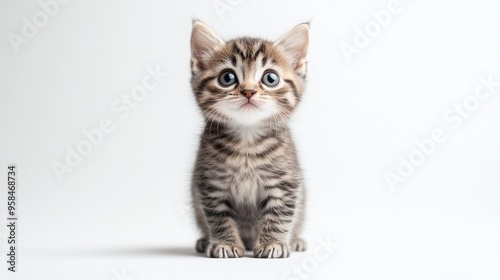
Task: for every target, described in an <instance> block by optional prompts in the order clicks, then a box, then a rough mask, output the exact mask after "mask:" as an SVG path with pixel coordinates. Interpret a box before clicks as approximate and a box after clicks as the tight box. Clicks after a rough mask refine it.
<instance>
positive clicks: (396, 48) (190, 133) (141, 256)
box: [0, 0, 500, 280]
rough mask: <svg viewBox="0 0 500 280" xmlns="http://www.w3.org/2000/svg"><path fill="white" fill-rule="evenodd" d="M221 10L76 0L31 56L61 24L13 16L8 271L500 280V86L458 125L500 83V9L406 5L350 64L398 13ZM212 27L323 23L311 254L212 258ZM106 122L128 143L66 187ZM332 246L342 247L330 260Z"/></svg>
mask: <svg viewBox="0 0 500 280" xmlns="http://www.w3.org/2000/svg"><path fill="white" fill-rule="evenodd" d="M42 1H43V0H42ZM45 1H46V0H45ZM221 2H223V3H226V2H229V3H233V4H235V5H234V7H232V9H231V10H230V11H226V12H225V13H223V14H220V13H218V12H217V11H216V9H215V8H214V3H217V2H216V1H215V2H214V1H212V0H209V1H159V0H157V1H119V0H114V1H98V0H92V1H90V0H87V1H82V0H73V1H71V2H70V3H68V4H66V5H61V6H60V10H59V12H58V13H57V14H56V15H55V16H54V17H50V19H49V22H48V23H47V25H46V26H44V27H41V28H39V30H38V32H36V36H35V37H34V38H30V39H28V42H27V43H25V44H21V45H20V46H19V52H18V53H16V52H15V51H14V49H13V47H12V46H11V44H10V43H9V39H8V36H9V35H8V34H9V33H10V32H14V33H16V34H18V35H21V34H22V33H21V29H22V27H23V24H24V23H23V20H22V19H23V17H26V18H28V19H29V20H30V21H32V17H33V15H34V14H35V13H37V12H39V11H43V10H42V9H41V7H40V6H39V4H38V1H15V0H2V1H1V2H0V35H1V36H2V38H3V39H2V40H0V135H1V137H0V171H1V172H0V174H1V175H0V180H1V182H2V183H1V185H2V186H4V187H2V191H1V192H0V206H1V211H0V218H1V221H2V222H1V225H2V226H1V227H0V238H1V240H0V242H1V243H0V253H1V255H2V256H5V254H6V251H5V250H6V241H5V237H6V234H7V231H6V227H5V226H4V225H3V224H4V221H5V218H6V216H7V214H6V210H5V209H6V192H7V190H6V187H5V185H6V183H5V182H6V180H7V178H6V172H7V168H6V166H7V164H10V163H16V164H17V166H18V169H19V170H18V171H19V173H18V184H19V192H18V199H19V203H20V204H19V210H18V215H19V218H20V220H19V232H18V238H19V240H18V241H19V251H18V255H19V263H18V271H19V272H18V273H17V274H15V275H14V274H13V273H10V272H7V265H6V263H5V262H4V259H6V257H0V260H2V261H1V265H0V275H2V276H1V278H2V279H77V280H80V279H103V280H110V279H116V280H125V279H137V280H146V279H282V278H285V279H299V278H297V277H298V276H296V275H295V276H294V275H293V274H287V273H290V272H291V270H292V269H293V268H294V267H300V269H301V270H302V271H303V272H304V271H305V270H307V272H304V273H305V275H304V276H307V277H308V278H309V279H437V280H446V279H449V280H452V279H457V280H458V279H459V280H462V279H482V280H483V279H500V266H499V265H498V264H499V263H500V240H499V238H500V172H499V166H500V145H499V143H500V125H499V124H500V123H499V120H500V118H499V117H500V110H499V108H500V87H496V88H495V89H496V93H494V94H492V95H491V96H490V97H489V98H487V99H486V100H483V101H480V103H479V105H478V108H477V110H475V111H474V112H471V113H470V116H469V117H468V118H467V119H465V120H464V121H463V124H462V125H461V126H459V127H458V128H457V129H453V126H452V124H451V123H449V122H446V121H445V120H444V119H443V114H444V113H445V112H446V111H447V110H448V109H449V108H452V106H453V104H456V103H457V104H458V103H462V102H463V100H464V99H465V98H467V97H468V96H471V95H473V94H474V90H475V88H476V87H477V86H478V85H479V84H480V83H479V77H488V76H489V75H490V74H493V79H494V80H496V81H500V69H499V67H498V66H499V65H500V52H499V50H500V16H499V12H500V2H498V1H494V0H491V1H486V0H484V1H472V0H470V1H451V0H450V1H425V0H421V1H409V0H401V2H400V6H401V8H402V10H401V12H400V13H399V14H397V15H393V17H392V20H391V22H390V23H389V24H388V26H387V27H384V28H382V30H381V31H380V32H379V33H378V34H375V35H374V37H373V38H371V41H370V43H369V44H368V45H367V46H366V47H364V48H361V49H360V52H359V53H357V54H354V55H352V56H351V59H352V61H351V62H350V63H349V62H348V61H347V60H346V57H345V56H344V54H343V53H342V51H341V48H340V45H341V43H342V42H345V43H347V44H351V45H353V44H354V37H355V35H356V34H357V31H356V30H357V28H359V29H364V28H365V26H366V25H367V24H369V22H370V21H372V20H373V16H372V15H371V12H378V11H380V10H382V9H386V7H387V4H388V2H389V1H387V0H383V1H382V0H380V1H379V0H377V1H368V0H366V1H359V0H356V1H352V0H351V1H333V2H332V1H263V0H257V1H255V0H254V1H249V0H242V1H236V0H233V1H226V0H222V1H221ZM194 17H197V18H199V19H201V20H203V21H205V22H206V23H207V24H208V25H209V26H211V27H213V29H214V30H215V31H216V32H217V33H219V34H220V35H221V36H222V37H223V38H226V39H228V38H231V37H233V36H242V35H252V36H262V37H265V38H268V39H271V40H273V39H276V38H278V37H279V36H280V35H281V34H283V33H284V32H286V31H287V30H288V29H290V28H292V27H293V26H294V25H296V24H298V23H300V22H303V21H309V20H311V21H312V23H311V43H310V50H309V83H308V89H307V91H306V93H305V96H304V99H303V103H302V104H301V106H300V109H299V110H298V111H297V113H296V115H295V117H294V119H293V121H292V123H291V126H292V129H293V131H294V136H295V139H296V141H297V145H298V149H299V153H300V157H301V160H302V164H303V167H304V170H305V177H306V182H307V188H308V207H307V212H308V220H307V226H306V231H305V233H304V236H305V237H306V239H307V240H308V241H309V250H308V251H307V252H305V253H295V254H292V256H291V257H290V258H289V259H283V260H257V259H253V258H251V257H250V256H251V255H249V257H246V258H243V259H236V260H214V259H207V258H205V257H204V256H202V255H198V254H196V253H195V252H194V242H195V240H196V238H197V237H198V234H197V233H196V230H195V228H194V226H193V224H192V222H191V216H190V213H189V212H190V207H189V178H190V172H191V168H192V165H193V162H194V156H195V151H196V149H197V143H198V135H199V133H200V130H201V128H202V126H203V120H202V118H201V115H200V113H199V111H198V109H197V107H196V105H195V102H194V98H193V96H192V94H191V92H190V86H189V78H190V73H189V36H190V31H191V19H192V18H194ZM157 65H158V66H159V67H160V68H161V69H162V70H163V71H168V72H169V77H168V78H166V79H164V80H163V82H162V83H161V84H160V85H159V86H158V88H157V89H155V90H153V91H151V92H150V93H149V94H148V96H147V98H146V99H145V100H144V101H142V102H140V103H139V104H138V106H137V108H136V109H134V110H133V111H132V112H131V113H130V115H129V116H128V117H127V118H125V119H123V120H122V119H120V118H119V115H118V114H116V113H114V112H113V111H112V110H111V108H110V106H111V104H112V102H113V101H114V100H115V99H117V98H119V97H120V95H129V94H130V91H131V90H132V88H134V87H135V86H137V85H140V84H141V81H142V79H143V77H145V76H146V75H147V72H146V68H147V67H153V68H154V67H155V66H157ZM105 118H110V119H111V120H112V121H113V124H114V125H115V126H116V128H115V130H114V131H113V132H112V133H109V134H106V135H105V137H104V140H103V141H102V143H101V144H100V145H98V146H97V147H94V149H93V151H92V152H91V153H90V154H89V155H88V156H86V157H85V158H84V159H83V160H82V162H81V164H80V165H79V166H77V167H76V168H74V169H73V171H72V172H71V173H67V174H64V175H63V180H62V182H60V181H59V180H58V178H57V176H56V174H55V172H54V171H53V168H52V164H53V163H54V162H56V161H57V162H60V163H64V162H65V157H66V154H67V151H66V147H72V148H75V147H76V146H77V144H78V143H80V142H81V141H82V140H84V139H85V138H84V136H83V135H82V130H83V129H87V130H90V129H95V128H97V127H98V125H99V122H100V121H101V120H102V119H105ZM437 128H441V129H443V130H444V131H445V133H446V137H447V138H446V141H445V142H444V143H441V144H438V145H437V147H436V148H435V151H434V152H433V153H432V154H431V155H429V156H427V157H426V158H425V162H424V163H423V164H422V165H421V166H419V167H417V168H416V169H415V171H414V173H413V174H412V175H410V176H408V177H407V178H405V181H404V182H403V183H400V184H398V185H397V186H396V188H395V189H394V190H391V188H390V187H389V185H388V184H387V182H386V180H385V178H384V174H385V173H386V172H397V168H398V164H399V162H400V160H399V157H400V156H401V157H403V158H408V156H409V154H410V153H411V152H412V151H414V150H415V149H417V146H416V144H415V140H417V139H423V138H428V137H430V135H431V133H432V131H433V130H434V129H437ZM5 223H6V222H5ZM328 238H331V239H333V240H335V242H336V243H337V244H338V248H336V249H335V250H334V252H333V253H329V254H328V255H327V258H326V259H324V260H321V261H318V260H315V259H314V252H315V250H320V249H318V248H321V247H320V245H319V243H318V239H320V240H328ZM6 276H7V277H6ZM293 277H295V278H293Z"/></svg>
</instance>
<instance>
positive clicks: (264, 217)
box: [253, 182, 297, 258]
mask: <svg viewBox="0 0 500 280" xmlns="http://www.w3.org/2000/svg"><path fill="white" fill-rule="evenodd" d="M265 189H266V192H265V196H263V198H262V199H261V201H260V203H259V205H258V208H259V214H260V220H259V223H258V235H257V241H256V243H255V245H254V248H253V253H254V255H255V257H258V258H287V257H289V256H290V241H291V237H292V230H293V223H294V221H295V218H296V217H295V215H296V209H295V208H296V203H297V195H296V194H295V190H296V189H297V186H296V185H293V184H291V183H286V182H281V183H279V184H277V185H275V186H266V187H265Z"/></svg>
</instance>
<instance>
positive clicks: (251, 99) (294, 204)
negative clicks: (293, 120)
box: [191, 21, 309, 258]
mask: <svg viewBox="0 0 500 280" xmlns="http://www.w3.org/2000/svg"><path fill="white" fill-rule="evenodd" d="M308 42H309V24H307V23H304V24H300V25H298V26H296V27H295V28H293V29H292V30H290V31H289V32H288V33H287V34H285V35H284V36H283V37H281V38H280V39H279V40H277V41H276V42H270V41H267V40H263V39H257V38H249V37H243V38H237V39H234V40H229V41H223V40H221V39H220V38H219V37H218V36H217V35H215V33H214V32H212V31H211V30H210V28H208V27H207V26H206V25H205V24H203V23H202V22H200V21H194V22H193V27H192V34H191V73H192V77H191V85H192V89H193V92H194V95H195V98H196V102H197V103H198V106H199V107H200V108H201V110H202V114H203V116H204V118H205V120H206V125H205V129H204V131H203V133H202V136H201V140H200V147H199V151H198V156H197V159H196V164H195V168H194V172H193V178H192V188H191V190H192V196H193V206H194V210H195V216H196V220H197V224H198V226H199V228H200V229H201V232H202V234H203V236H202V238H200V239H199V240H198V242H197V243H196V250H197V251H198V252H205V253H206V254H207V255H208V257H215V258H235V257H242V256H243V254H244V252H245V249H247V250H253V254H254V256H255V257H259V258H286V257H288V256H289V255H290V251H304V250H305V249H306V243H305V241H304V240H303V239H301V238H300V237H299V236H298V234H299V232H300V230H301V227H302V220H303V216H304V196H305V191H304V185H303V179H302V174H301V169H300V166H299V163H298V161H297V155H296V151H295V147H294V144H293V142H292V139H291V137H290V131H289V128H288V126H287V121H288V119H289V117H290V116H291V114H292V112H293V111H294V109H295V108H296V106H297V105H298V103H299V101H300V99H301V97H302V92H303V89H304V86H305V78H306V66H307V61H306V55H307V48H308Z"/></svg>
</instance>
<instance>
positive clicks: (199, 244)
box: [196, 237, 208, 253]
mask: <svg viewBox="0 0 500 280" xmlns="http://www.w3.org/2000/svg"><path fill="white" fill-rule="evenodd" d="M207 247H208V237H202V238H200V239H198V241H196V252H198V253H205V252H206V251H207Z"/></svg>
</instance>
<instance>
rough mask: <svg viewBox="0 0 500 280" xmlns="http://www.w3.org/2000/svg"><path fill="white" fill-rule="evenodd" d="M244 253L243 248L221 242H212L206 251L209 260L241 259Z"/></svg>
mask: <svg viewBox="0 0 500 280" xmlns="http://www.w3.org/2000/svg"><path fill="white" fill-rule="evenodd" d="M244 253H245V249H244V248H243V246H240V245H237V244H232V243H223V242H212V243H210V244H209V245H208V249H207V256H208V257H210V258H241V257H243V254H244Z"/></svg>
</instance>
